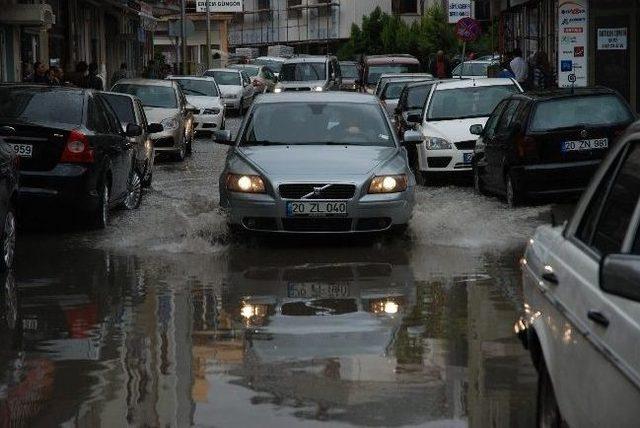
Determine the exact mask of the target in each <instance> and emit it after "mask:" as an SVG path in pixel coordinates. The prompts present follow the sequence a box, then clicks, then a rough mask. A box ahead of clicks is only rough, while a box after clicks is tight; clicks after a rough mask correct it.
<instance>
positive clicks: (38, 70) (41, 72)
mask: <svg viewBox="0 0 640 428" xmlns="http://www.w3.org/2000/svg"><path fill="white" fill-rule="evenodd" d="M31 81H32V82H33V83H40V84H44V85H48V84H49V76H47V67H45V65H44V64H43V63H41V62H40V61H36V62H34V63H33V77H32V78H31Z"/></svg>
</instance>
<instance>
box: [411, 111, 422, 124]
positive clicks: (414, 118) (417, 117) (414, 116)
mask: <svg viewBox="0 0 640 428" xmlns="http://www.w3.org/2000/svg"><path fill="white" fill-rule="evenodd" d="M407 122H409V123H414V124H417V123H422V114H420V113H411V114H409V115H408V116H407Z"/></svg>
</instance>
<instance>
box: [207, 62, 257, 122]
mask: <svg viewBox="0 0 640 428" xmlns="http://www.w3.org/2000/svg"><path fill="white" fill-rule="evenodd" d="M203 77H213V78H214V79H215V81H216V83H217V84H218V87H219V88H220V93H221V94H222V102H223V103H224V106H225V108H227V109H231V110H234V111H236V112H237V113H238V114H239V115H240V116H242V115H243V114H244V112H245V109H247V108H249V106H250V105H251V103H252V102H253V98H254V96H255V89H254V88H253V85H251V79H249V76H248V75H247V73H246V72H245V71H244V70H234V69H230V68H215V69H212V70H207V71H205V72H204V74H203Z"/></svg>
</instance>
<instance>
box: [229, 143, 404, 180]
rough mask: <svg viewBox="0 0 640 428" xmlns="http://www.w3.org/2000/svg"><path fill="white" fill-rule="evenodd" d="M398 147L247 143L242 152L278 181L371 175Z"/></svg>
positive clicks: (251, 161)
mask: <svg viewBox="0 0 640 428" xmlns="http://www.w3.org/2000/svg"><path fill="white" fill-rule="evenodd" d="M397 152H398V151H397V149H396V148H395V147H371V146H367V147H361V146H270V147H243V148H241V149H240V153H241V154H242V156H244V157H245V158H246V159H247V160H248V161H249V162H250V163H251V164H252V166H254V167H256V168H258V169H260V170H261V171H263V172H264V173H265V174H267V175H268V176H269V177H270V178H272V179H274V180H278V181H282V180H288V179H291V178H299V179H301V178H304V181H309V180H311V181H315V180H340V179H343V178H355V177H362V176H367V177H368V176H369V175H370V174H371V173H372V172H373V170H374V169H375V168H376V167H377V166H378V165H381V164H382V163H384V162H385V161H386V160H388V159H390V158H391V157H392V156H394V155H395V154H396V153H397Z"/></svg>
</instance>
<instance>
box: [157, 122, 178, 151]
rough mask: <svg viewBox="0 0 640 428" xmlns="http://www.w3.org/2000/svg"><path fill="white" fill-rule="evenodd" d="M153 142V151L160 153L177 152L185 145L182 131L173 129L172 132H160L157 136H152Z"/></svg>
mask: <svg viewBox="0 0 640 428" xmlns="http://www.w3.org/2000/svg"><path fill="white" fill-rule="evenodd" d="M151 141H153V149H154V150H155V151H156V153H158V152H177V151H179V150H180V149H181V147H182V144H183V143H184V136H183V135H182V130H181V129H180V128H179V127H178V129H173V130H171V131H163V132H158V133H157V134H151Z"/></svg>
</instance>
